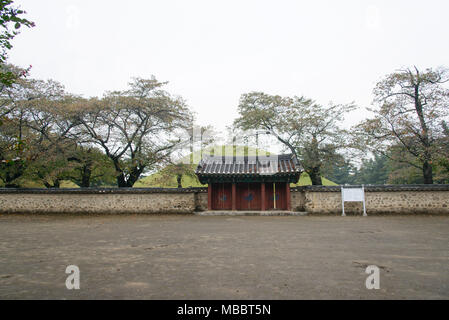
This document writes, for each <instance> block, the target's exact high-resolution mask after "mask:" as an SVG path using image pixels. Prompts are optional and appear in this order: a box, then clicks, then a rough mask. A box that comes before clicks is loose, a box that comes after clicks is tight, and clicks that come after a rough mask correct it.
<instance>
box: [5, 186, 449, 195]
mask: <svg viewBox="0 0 449 320" xmlns="http://www.w3.org/2000/svg"><path fill="white" fill-rule="evenodd" d="M346 187H361V185H351V186H346ZM364 187H365V191H366V192H385V191H387V192H391V191H393V192H394V191H396V192H400V191H449V184H414V185H411V184H410V185H404V184H398V185H364ZM340 190H341V186H301V187H292V188H291V191H293V192H305V191H306V192H340ZM204 192H207V188H204V187H190V188H73V189H72V188H67V189H66V188H64V189H63V188H60V189H59V188H50V189H45V188H0V194H145V193H204Z"/></svg>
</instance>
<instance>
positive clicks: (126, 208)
mask: <svg viewBox="0 0 449 320" xmlns="http://www.w3.org/2000/svg"><path fill="white" fill-rule="evenodd" d="M291 191H292V192H291V204H292V209H293V210H295V211H306V212H308V214H311V215H314V214H341V192H340V187H338V186H335V187H334V186H332V187H331V186H307V187H297V188H292V190H291ZM365 191H366V192H365V197H366V210H367V213H368V215H370V214H391V213H392V214H449V185H407V186H406V185H390V186H388V185H387V186H366V187H365ZM203 210H207V189H206V188H186V189H161V188H141V189H140V188H123V189H122V188H120V189H117V188H108V189H1V188H0V213H193V212H195V211H203ZM345 212H346V213H347V214H361V212H362V204H361V203H353V202H349V203H348V202H347V203H345Z"/></svg>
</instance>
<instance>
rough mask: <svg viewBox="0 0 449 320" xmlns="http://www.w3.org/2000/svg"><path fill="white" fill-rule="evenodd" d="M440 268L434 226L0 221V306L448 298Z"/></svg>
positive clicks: (441, 241)
mask: <svg viewBox="0 0 449 320" xmlns="http://www.w3.org/2000/svg"><path fill="white" fill-rule="evenodd" d="M68 265H77V266H78V267H79V269H80V283H81V288H80V289H79V290H68V289H66V286H65V280H66V277H67V276H68V275H67V274H65V269H66V267H67V266H68ZM367 265H377V266H378V267H379V268H380V289H379V290H368V289H366V287H365V280H366V277H367V276H368V275H367V274H366V273H365V268H366V266H367ZM448 266H449V218H447V217H443V216H389V217H387V216H372V217H367V218H363V217H355V216H348V217H345V218H342V217H333V216H315V217H312V216H305V217H291V216H290V217H282V216H281V217H279V216H277V217H273V216H271V217H269V216H268V217H260V216H259V217H245V216H241V217H226V216H206V217H199V216H190V215H164V216H157V215H111V216H106V215H103V216H91V215H90V216H88V215H84V216H73V215H60V216H58V215H0V299H449V268H448Z"/></svg>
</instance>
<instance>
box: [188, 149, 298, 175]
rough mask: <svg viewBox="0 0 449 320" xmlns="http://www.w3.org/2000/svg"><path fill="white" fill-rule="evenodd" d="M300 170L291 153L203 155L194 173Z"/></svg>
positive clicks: (213, 173) (245, 173) (280, 172)
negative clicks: (230, 155)
mask: <svg viewBox="0 0 449 320" xmlns="http://www.w3.org/2000/svg"><path fill="white" fill-rule="evenodd" d="M300 172H301V170H300V167H299V164H298V161H297V160H296V157H295V156H294V155H292V154H283V155H277V156H257V157H256V156H246V157H225V156H223V157H216V156H205V157H203V159H202V160H201V161H200V163H199V164H198V167H197V169H196V174H197V175H198V176H202V175H207V176H210V175H217V176H218V175H220V176H221V175H233V176H238V175H245V176H248V175H251V176H255V175H291V174H294V175H297V174H299V173H300Z"/></svg>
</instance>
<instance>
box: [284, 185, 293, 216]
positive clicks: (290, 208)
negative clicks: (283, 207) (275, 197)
mask: <svg viewBox="0 0 449 320" xmlns="http://www.w3.org/2000/svg"><path fill="white" fill-rule="evenodd" d="M285 196H286V197H287V199H286V200H287V211H291V210H292V205H291V199H290V182H287V183H286V184H285Z"/></svg>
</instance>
